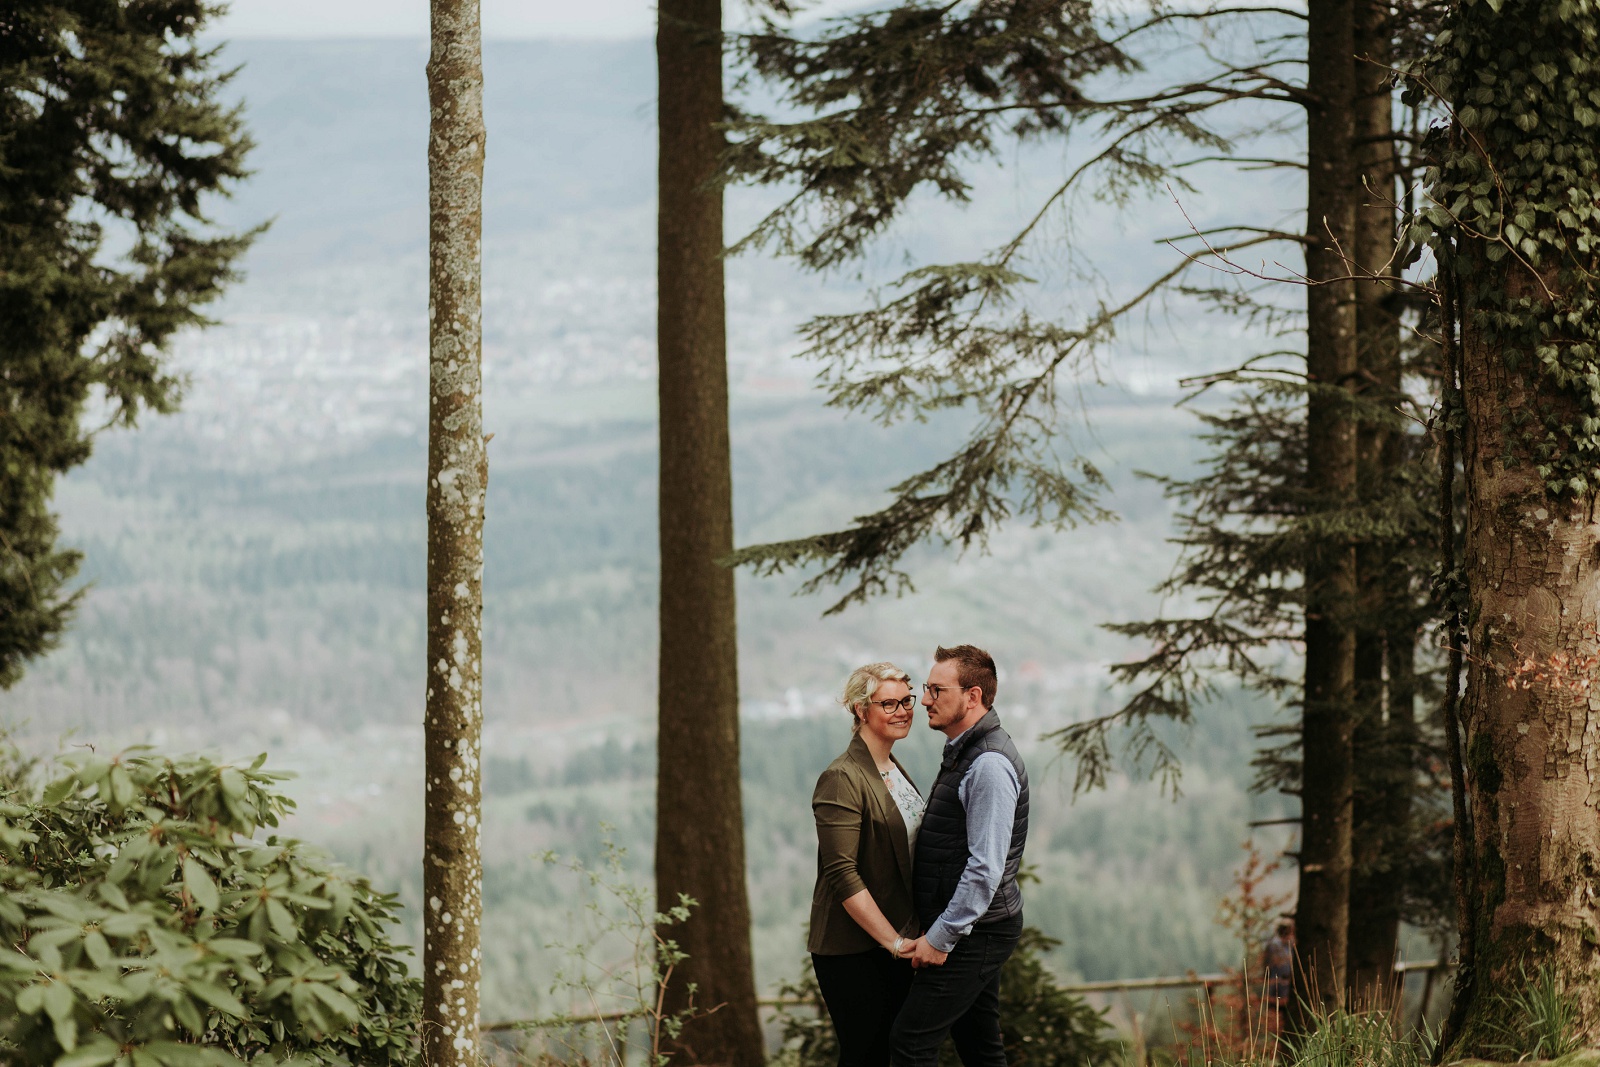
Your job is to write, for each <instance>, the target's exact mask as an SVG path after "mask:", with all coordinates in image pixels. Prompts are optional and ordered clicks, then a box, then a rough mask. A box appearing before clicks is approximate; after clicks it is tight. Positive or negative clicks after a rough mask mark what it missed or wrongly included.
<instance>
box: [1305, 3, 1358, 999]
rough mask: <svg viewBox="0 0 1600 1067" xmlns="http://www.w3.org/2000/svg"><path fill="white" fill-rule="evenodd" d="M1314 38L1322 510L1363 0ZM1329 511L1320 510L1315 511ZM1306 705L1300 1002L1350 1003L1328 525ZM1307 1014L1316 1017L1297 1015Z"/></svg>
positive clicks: (1339, 702) (1337, 10)
mask: <svg viewBox="0 0 1600 1067" xmlns="http://www.w3.org/2000/svg"><path fill="white" fill-rule="evenodd" d="M1308 16H1309V19H1308V24H1307V47H1308V72H1307V84H1306V88H1307V93H1308V96H1309V98H1310V99H1309V101H1308V104H1307V165H1308V171H1307V179H1306V185H1307V220H1306V223H1307V234H1308V236H1309V238H1310V241H1309V244H1308V245H1307V249H1306V275H1307V277H1308V279H1309V281H1310V285H1309V286H1308V288H1307V290H1306V326H1307V338H1306V370H1307V375H1308V377H1309V380H1310V383H1311V390H1310V393H1309V399H1308V402H1307V411H1306V434H1307V440H1306V444H1307V457H1308V458H1307V464H1306V481H1307V488H1308V489H1309V491H1310V493H1311V495H1312V498H1313V505H1312V506H1313V509H1314V511H1315V512H1320V513H1321V515H1331V514H1333V513H1337V512H1339V511H1341V510H1344V509H1346V508H1349V507H1350V506H1351V505H1352V504H1353V503H1354V502H1355V499H1356V480H1357V479H1356V474H1357V441H1356V426H1355V420H1354V417H1353V412H1352V410H1351V405H1350V402H1349V396H1348V390H1350V389H1351V388H1352V386H1353V385H1354V383H1355V379H1356V373H1357V361H1356V344H1355V334H1356V303H1355V292H1354V289H1355V287H1354V284H1353V283H1352V282H1351V281H1350V280H1349V279H1350V273H1351V264H1350V263H1349V262H1347V257H1349V256H1350V255H1351V249H1352V242H1353V240H1354V230H1355V215H1356V211H1355V206H1356V203H1357V202H1358V196H1357V194H1356V192H1355V188H1354V183H1355V168H1354V165H1353V159H1352V150H1353V147H1354V140H1355V121H1354V113H1355V108H1354V105H1355V99H1356V84H1355V83H1356V74H1355V4H1354V0H1311V4H1310V7H1309V10H1308ZM1318 517H1319V516H1318V515H1317V514H1313V516H1312V518H1313V521H1315V519H1316V518H1318ZM1305 579H1306V581H1305V584H1306V624H1305V640H1306V664H1305V704H1304V708H1303V709H1302V723H1301V743H1302V753H1303V761H1304V762H1303V772H1302V776H1301V845H1300V877H1299V897H1298V903H1297V905H1296V939H1297V943H1298V948H1299V953H1300V966H1299V967H1297V968H1296V971H1295V994H1296V997H1295V999H1296V1002H1297V1004H1299V1005H1302V1006H1304V1007H1306V1008H1309V1009H1313V1010H1332V1009H1334V1008H1337V1007H1339V1006H1340V1005H1342V1004H1343V1002H1344V991H1345V959H1346V945H1347V932H1348V917H1349V909H1350V844H1351V838H1350V828H1351V793H1352V786H1353V781H1352V779H1353V768H1352V756H1351V751H1352V750H1351V745H1352V730H1353V725H1354V724H1353V714H1352V706H1353V703H1354V696H1355V694H1354V685H1355V678H1354V674H1355V632H1354V628H1353V626H1352V624H1351V616H1352V614H1353V608H1354V605H1355V599H1356V559H1355V548H1354V545H1353V544H1351V543H1349V542H1348V541H1346V540H1344V539H1340V538H1338V537H1336V536H1333V535H1328V534H1326V533H1322V532H1320V531H1318V532H1316V533H1313V535H1312V536H1311V538H1310V547H1309V548H1308V550H1307V558H1306V573H1305ZM1297 1022H1298V1023H1300V1024H1303V1023H1304V1022H1305V1020H1304V1019H1303V1018H1301V1019H1299V1020H1297Z"/></svg>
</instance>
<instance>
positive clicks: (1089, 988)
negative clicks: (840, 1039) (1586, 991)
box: [480, 960, 1455, 1034]
mask: <svg viewBox="0 0 1600 1067" xmlns="http://www.w3.org/2000/svg"><path fill="white" fill-rule="evenodd" d="M1454 967H1455V964H1454V963H1453V962H1452V961H1449V960H1445V961H1443V962H1441V961H1439V960H1413V961H1406V960H1402V961H1400V962H1399V963H1396V964H1395V965H1394V969H1395V973H1396V974H1398V975H1400V976H1401V978H1402V979H1404V977H1405V976H1406V975H1408V974H1413V973H1422V974H1423V975H1424V976H1425V977H1424V979H1423V984H1422V990H1421V995H1420V998H1419V1003H1418V1006H1417V1018H1418V1019H1419V1020H1420V1019H1423V1018H1426V1017H1427V1014H1428V1007H1429V1004H1430V1002H1431V1000H1432V996H1433V991H1434V986H1435V985H1436V984H1437V981H1436V980H1437V977H1438V975H1440V974H1443V973H1446V972H1448V971H1450V970H1452V969H1453V968H1454ZM1238 980H1239V976H1238V974H1237V973H1233V974H1226V973H1219V974H1193V973H1190V974H1186V975H1171V976H1162V977H1158V978H1112V979H1108V980H1105V981H1099V982H1074V983H1071V984H1068V985H1064V986H1062V987H1061V988H1062V989H1063V990H1064V991H1066V992H1068V993H1073V994H1076V995H1079V996H1086V995H1099V996H1105V995H1108V994H1115V993H1133V992H1143V991H1146V990H1160V989H1201V990H1209V989H1211V988H1213V987H1216V986H1224V985H1228V984H1230V983H1233V982H1237V981H1238ZM756 1003H757V1004H758V1005H759V1006H760V1007H762V1008H763V1009H768V1010H771V1009H776V1008H792V1007H803V1006H806V1005H807V1004H809V1002H808V1001H805V1000H801V999H800V998H798V997H762V998H760V999H759V1000H757V1001H756ZM637 1017H638V1013H637V1012H620V1011H619V1012H607V1013H598V1014H594V1015H585V1016H583V1017H582V1019H581V1023H582V1024H583V1025H588V1024H591V1023H604V1024H614V1023H620V1022H623V1021H624V1020H627V1019H630V1018H637ZM1135 1024H1137V1020H1136V1019H1135ZM565 1025H572V1024H571V1023H566V1022H544V1021H540V1020H534V1019H508V1020H504V1021H501V1022H491V1023H485V1024H484V1025H483V1026H482V1027H480V1030H481V1031H482V1032H483V1033H486V1034H494V1033H506V1032H511V1031H524V1032H527V1031H535V1030H539V1029H541V1028H545V1027H558V1026H565Z"/></svg>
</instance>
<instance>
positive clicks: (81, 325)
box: [0, 0, 255, 688]
mask: <svg viewBox="0 0 1600 1067" xmlns="http://www.w3.org/2000/svg"><path fill="white" fill-rule="evenodd" d="M213 13H214V9H213V8H212V7H211V6H210V5H209V4H206V3H204V2H202V0H144V2H141V3H137V4H135V3H130V2H128V0H41V2H35V3H28V4H7V5H5V6H4V7H3V8H0V688H4V687H7V686H10V685H13V684H15V683H16V682H17V680H18V679H19V678H21V677H22V673H23V670H24V667H25V665H26V664H27V662H28V661H29V660H31V659H33V658H35V657H37V656H40V655H42V654H44V653H45V652H47V651H48V650H49V649H50V648H52V647H54V645H55V643H56V642H57V640H58V639H59V637H60V635H61V633H62V631H63V630H64V629H65V628H66V626H67V625H68V624H69V622H70V620H71V616H72V611H73V607H74V605H75V604H76V602H77V599H78V594H77V593H75V592H73V591H72V590H71V589H70V588H69V583H70V582H71V580H72V578H73V575H74V574H75V573H76V571H77V567H78V563H79V560H80V558H81V557H80V555H79V553H77V552H75V551H73V550H71V549H66V548H62V547H61V546H60V545H59V544H58V543H57V538H58V532H59V531H58V529H57V525H56V519H55V516H54V515H53V514H52V513H51V511H50V498H51V494H52V491H53V489H54V485H55V480H56V477H57V476H58V475H60V474H63V473H65V472H66V471H68V470H70V469H72V468H73V467H75V466H77V465H78V464H80V463H83V462H84V461H85V460H86V459H88V458H89V454H90V450H91V448H92V447H93V430H92V429H91V426H92V425H93V424H94V423H102V424H106V423H109V424H110V425H120V426H131V425H133V424H134V422H135V421H136V420H137V418H138V416H139V414H140V413H141V412H143V411H146V410H150V411H156V412H163V413H164V412H169V411H172V410H174V409H175V408H176V407H177V404H178V400H179V396H180V393H181V388H180V384H181V383H180V379H179V377H178V376H177V375H175V374H174V373H173V372H172V371H171V370H170V369H169V368H168V366H167V365H166V362H165V358H164V356H165V352H166V349H167V346H168V344H169V343H170V342H171V340H172V338H173V337H174V336H175V335H176V334H177V333H178V332H179V331H181V330H183V329H185V328H189V327H194V326H200V325H204V324H205V323H206V319H205V317H204V316H203V315H202V313H201V310H200V309H201V308H202V307H203V306H204V305H205V304H206V303H208V302H209V301H211V300H214V299H215V298H216V297H217V296H218V295H220V294H221V292H222V291H223V289H224V288H225V286H226V285H227V283H228V282H230V281H232V280H234V278H235V275H234V273H233V264H234V263H235V261H236V260H237V259H238V257H239V256H240V254H241V253H243V252H244V250H245V248H246V247H247V246H248V245H249V243H250V241H251V239H252V238H253V237H254V236H255V232H249V233H244V234H224V233H220V232H218V231H217V230H216V229H215V228H214V227H212V226H211V225H210V224H209V223H208V220H207V218H206V214H205V207H206V201H207V199H208V198H209V197H211V196H212V195H214V194H219V193H220V194H225V193H226V192H227V191H228V190H229V189H231V188H232V187H233V185H234V184H235V183H236V182H238V181H239V180H240V179H242V178H243V177H244V176H245V174H246V171H245V169H244V165H245V156H246V154H247V153H248V151H249V149H250V141H249V138H248V137H247V136H246V134H245V131H244V124H243V119H242V116H241V113H240V111H239V109H238V108H237V107H235V106H233V105H230V104H228V103H226V102H224V101H223V99H222V93H223V91H224V88H225V86H226V84H227V82H228V79H229V77H230V76H231V72H229V71H227V70H226V69H223V68H222V67H221V56H220V50H219V49H217V48H215V47H206V46H203V45H201V44H200V43H199V42H198V36H199V34H200V32H201V31H202V30H203V29H204V27H205V24H206V21H207V19H208V18H209V17H210V16H211V15H212V14H213ZM119 247H122V248H126V251H125V252H124V253H122V254H120V255H118V254H116V249H118V248H119ZM97 394H98V395H102V396H103V397H104V399H105V401H106V403H107V405H108V408H109V412H108V414H109V418H106V417H105V416H102V415H100V414H98V413H97V414H96V415H95V417H94V418H93V419H88V418H86V417H85V416H86V414H87V411H86V405H87V404H88V403H89V401H90V398H91V397H93V396H96V395H97Z"/></svg>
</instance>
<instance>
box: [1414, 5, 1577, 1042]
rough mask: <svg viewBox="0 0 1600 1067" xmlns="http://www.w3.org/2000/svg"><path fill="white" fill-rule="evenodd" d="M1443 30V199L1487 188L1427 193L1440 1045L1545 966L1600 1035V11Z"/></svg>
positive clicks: (1491, 1020) (1471, 16)
mask: <svg viewBox="0 0 1600 1067" xmlns="http://www.w3.org/2000/svg"><path fill="white" fill-rule="evenodd" d="M1446 28H1447V29H1448V30H1449V31H1450V32H1449V34H1448V35H1444V34H1441V35H1440V37H1439V38H1436V41H1435V45H1434V55H1433V56H1432V57H1430V70H1429V75H1430V77H1436V78H1437V79H1438V80H1437V81H1436V82H1434V84H1437V85H1439V86H1440V87H1441V89H1442V91H1443V93H1444V96H1445V99H1446V102H1447V103H1448V104H1449V105H1450V109H1449V110H1450V113H1451V115H1452V117H1453V119H1454V125H1453V127H1452V129H1451V131H1450V137H1449V138H1448V139H1447V138H1442V137H1441V138H1439V139H1437V140H1436V141H1435V143H1434V145H1433V146H1432V157H1433V158H1434V159H1436V160H1437V161H1438V169H1437V170H1436V172H1435V173H1436V175H1437V183H1436V185H1435V187H1434V189H1432V190H1431V191H1430V199H1431V200H1432V201H1433V202H1434V203H1436V204H1451V203H1453V202H1454V201H1457V200H1460V199H1461V198H1462V197H1463V195H1465V196H1466V197H1467V199H1469V200H1470V199H1471V198H1472V194H1473V193H1474V191H1475V190H1476V189H1477V188H1478V187H1480V186H1481V185H1487V186H1488V188H1489V192H1488V194H1487V196H1484V197H1483V198H1481V200H1479V202H1478V203H1476V204H1467V205H1464V206H1465V210H1462V209H1461V208H1457V209H1456V210H1455V211H1454V212H1453V213H1442V212H1439V211H1435V212H1434V213H1433V217H1434V218H1435V219H1438V220H1439V221H1440V226H1439V229H1440V231H1441V234H1442V236H1443V238H1444V239H1443V240H1440V241H1439V242H1437V244H1436V249H1437V250H1438V251H1439V253H1440V263H1441V274H1442V276H1443V277H1442V278H1441V281H1442V282H1443V283H1446V284H1443V285H1442V286H1441V295H1442V296H1443V297H1444V298H1445V300H1444V303H1445V305H1446V307H1447V308H1448V307H1449V306H1451V305H1452V304H1454V305H1455V306H1456V307H1457V309H1458V321H1459V324H1460V345H1459V356H1460V378H1461V399H1462V404H1463V406H1464V414H1465V418H1464V427H1463V431H1462V466H1461V469H1462V474H1463V478H1464V482H1465V485H1466V499H1467V514H1466V524H1465V538H1464V546H1463V559H1462V567H1463V569H1464V572H1465V576H1466V582H1467V607H1468V610H1467V618H1466V629H1467V642H1466V644H1467V650H1468V653H1469V654H1468V655H1467V657H1466V661H1467V685H1466V696H1465V701H1464V707H1463V711H1462V714H1461V716H1460V720H1461V722H1460V726H1461V733H1462V741H1463V748H1464V751H1465V760H1464V762H1465V775H1464V777H1465V779H1466V784H1467V786H1468V789H1467V803H1468V809H1469V812H1470V818H1469V819H1468V820H1467V821H1468V823H1469V824H1470V828H1471V837H1470V841H1469V842H1467V844H1468V846H1469V847H1468V849H1467V851H1468V855H1467V856H1466V857H1465V863H1464V864H1463V867H1464V868H1465V869H1464V870H1461V872H1460V874H1461V884H1462V885H1463V887H1464V888H1466V889H1468V890H1470V892H1469V893H1464V894H1463V896H1465V897H1466V900H1467V904H1468V910H1467V915H1466V919H1465V921H1464V923H1463V929H1462V940H1463V943H1464V949H1463V953H1462V955H1463V967H1462V969H1463V971H1464V972H1466V973H1465V974H1464V975H1463V978H1464V981H1463V982H1462V983H1461V986H1462V989H1461V993H1460V994H1459V995H1458V999H1457V1003H1456V1005H1455V1006H1454V1007H1453V1009H1452V1022H1455V1021H1457V1020H1459V1022H1460V1028H1459V1030H1458V1031H1453V1032H1452V1035H1451V1040H1450V1041H1449V1044H1448V1045H1447V1046H1446V1050H1447V1052H1448V1054H1449V1055H1450V1056H1451V1058H1463V1057H1469V1056H1483V1057H1489V1058H1495V1059H1508V1058H1512V1056H1511V1055H1508V1054H1507V1051H1506V1048H1505V1046H1507V1045H1511V1046H1515V1045H1517V1044H1519V1043H1522V1042H1523V1041H1525V1040H1526V1038H1527V1035H1528V1033H1529V1030H1530V1027H1529V1026H1528V1020H1527V1019H1526V1018H1519V1013H1518V1012H1517V1011H1516V1009H1515V1008H1514V1007H1513V1006H1512V1005H1511V1004H1510V1003H1508V1001H1509V1000H1510V997H1509V996H1508V994H1510V993H1513V992H1519V991H1521V990H1524V989H1526V987H1527V986H1528V984H1529V983H1530V981H1531V980H1532V978H1533V976H1534V975H1535V974H1536V973H1537V972H1539V971H1547V972H1548V973H1549V975H1550V977H1551V978H1553V979H1554V982H1555V984H1556V986H1557V988H1558V989H1559V990H1562V991H1563V992H1564V993H1565V995H1566V997H1567V998H1569V1000H1570V1001H1571V1004H1572V1006H1573V1007H1574V1008H1575V1009H1576V1018H1575V1019H1574V1030H1575V1033H1574V1035H1573V1036H1575V1037H1577V1038H1578V1039H1579V1040H1580V1041H1581V1042H1582V1043H1584V1044H1588V1045H1591V1046H1592V1045H1596V1044H1600V983H1597V982H1596V980H1595V976H1596V974H1597V973H1600V898H1597V893H1600V887H1597V880H1600V879H1597V874H1600V815H1597V809H1600V692H1597V690H1596V688H1595V682H1596V673H1597V672H1596V663H1597V662H1600V496H1597V493H1600V489H1597V481H1600V479H1597V477H1596V463H1595V459H1594V456H1595V447H1596V444H1597V441H1600V431H1597V429H1596V427H1597V424H1600V418H1597V415H1600V397H1597V396H1596V393H1595V378H1594V375H1595V342H1596V339H1597V338H1600V310H1597V308H1600V302H1597V298H1600V284H1597V282H1596V267H1597V262H1600V253H1597V249H1600V220H1597V219H1596V217H1595V216H1594V214H1593V211H1592V205H1594V204H1595V203H1596V201H1597V199H1600V192H1597V182H1596V179H1595V172H1594V167H1593V165H1592V161H1593V160H1594V159H1595V158H1596V155H1597V153H1600V127H1597V125H1596V123H1595V121H1594V114H1593V110H1592V108H1593V104H1592V101H1593V100H1594V99H1596V97H1597V96H1600V67H1596V66H1595V65H1594V64H1593V63H1592V62H1587V63H1586V62H1582V60H1585V59H1588V58H1589V57H1590V56H1592V55H1593V53H1594V47H1593V42H1594V41H1595V40H1596V39H1597V37H1600V13H1597V12H1596V10H1595V8H1594V7H1593V6H1592V5H1572V4H1568V3H1565V2H1562V0H1510V2H1508V3H1505V4H1500V3H1496V4H1475V3H1460V4H1456V5H1453V6H1452V10H1451V12H1450V15H1449V18H1448V20H1447V22H1446ZM1552 71H1553V72H1555V75H1554V77H1551V76H1550V73H1551V72H1552ZM1529 116H1532V117H1533V121H1531V122H1530V121H1528V118H1529ZM1569 159H1570V160H1575V161H1578V160H1581V161H1582V163H1574V164H1573V165H1572V167H1571V169H1569V170H1564V171H1563V170H1555V171H1552V170H1551V161H1552V160H1555V161H1561V160H1569ZM1490 179H1492V182H1491V181H1490ZM1569 205H1572V207H1571V208H1570V210H1569V207H1568V206H1569ZM1446 336H1448V332H1447V334H1446ZM1469 965H1470V966H1469ZM1497 1046H1498V1047H1497ZM1516 1051H1531V1050H1528V1049H1526V1047H1524V1049H1521V1050H1516Z"/></svg>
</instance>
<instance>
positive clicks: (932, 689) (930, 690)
mask: <svg viewBox="0 0 1600 1067" xmlns="http://www.w3.org/2000/svg"><path fill="white" fill-rule="evenodd" d="M976 688H978V687H977V686H975V685H967V686H961V685H934V684H933V683H932V682H923V683H922V691H923V692H924V693H927V694H929V695H930V696H932V697H933V699H935V700H938V699H939V694H940V693H942V692H944V691H945V690H946V689H949V690H951V691H952V692H956V693H960V692H964V691H966V690H968V689H976Z"/></svg>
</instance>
